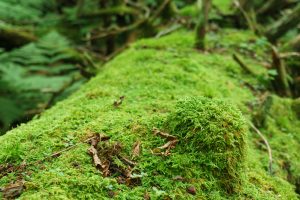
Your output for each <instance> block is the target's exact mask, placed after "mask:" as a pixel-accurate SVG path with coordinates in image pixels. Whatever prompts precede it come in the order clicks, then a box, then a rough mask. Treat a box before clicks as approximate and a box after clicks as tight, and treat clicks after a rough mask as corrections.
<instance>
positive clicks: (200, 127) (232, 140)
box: [166, 97, 246, 193]
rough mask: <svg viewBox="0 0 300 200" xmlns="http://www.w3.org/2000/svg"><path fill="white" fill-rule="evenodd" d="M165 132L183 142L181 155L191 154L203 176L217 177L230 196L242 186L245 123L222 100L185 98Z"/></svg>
mask: <svg viewBox="0 0 300 200" xmlns="http://www.w3.org/2000/svg"><path fill="white" fill-rule="evenodd" d="M166 129H167V130H169V131H170V133H172V134H173V135H175V136H177V137H178V138H179V139H180V144H179V146H180V150H179V152H180V153H183V154H185V153H192V154H195V155H196V156H195V157H197V165H198V166H199V167H200V168H201V169H200V170H202V171H205V174H204V175H207V176H215V177H216V178H217V179H219V181H220V183H221V186H222V187H224V188H226V189H227V191H228V192H229V193H231V192H233V191H238V189H240V186H241V178H240V173H241V168H242V166H243V164H244V160H245V159H244V157H245V137H246V129H245V120H244V118H243V116H242V114H241V113H240V111H239V110H237V109H235V108H234V107H233V106H231V105H229V104H228V103H225V102H224V101H222V100H212V99H210V98H205V97H201V98H199V97H198V98H197V97H193V98H186V99H184V100H181V101H179V102H178V103H177V106H176V108H175V111H173V112H172V113H171V114H170V116H169V117H168V120H167V122H166Z"/></svg>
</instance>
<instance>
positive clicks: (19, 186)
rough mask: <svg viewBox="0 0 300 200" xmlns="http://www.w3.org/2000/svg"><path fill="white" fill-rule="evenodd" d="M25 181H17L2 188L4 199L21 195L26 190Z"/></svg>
mask: <svg viewBox="0 0 300 200" xmlns="http://www.w3.org/2000/svg"><path fill="white" fill-rule="evenodd" d="M24 183H25V182H24V181H23V180H22V181H17V182H16V183H13V184H10V185H8V186H6V187H5V188H3V189H2V192H3V197H4V199H15V198H17V197H19V196H20V195H21V193H22V192H23V190H24Z"/></svg>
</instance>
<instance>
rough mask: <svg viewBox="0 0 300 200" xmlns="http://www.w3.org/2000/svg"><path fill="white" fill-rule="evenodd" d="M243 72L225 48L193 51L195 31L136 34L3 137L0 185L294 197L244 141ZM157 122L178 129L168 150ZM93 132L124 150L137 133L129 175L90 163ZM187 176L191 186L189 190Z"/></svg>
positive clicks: (47, 193) (246, 95)
mask: <svg viewBox="0 0 300 200" xmlns="http://www.w3.org/2000/svg"><path fill="white" fill-rule="evenodd" d="M183 34H184V36H185V37H182V35H183ZM224 61H226V62H224ZM228 71H234V72H235V76H234V77H233V76H232V75H231V74H229V73H228ZM245 77H246V76H245V75H244V74H243V73H242V72H241V70H240V68H239V66H237V65H236V63H235V62H234V61H233V60H232V59H230V58H229V57H228V56H226V55H223V54H220V55H219V54H199V52H197V51H195V50H194V33H188V32H179V33H173V34H171V35H169V36H167V37H162V38H159V39H152V40H142V41H140V42H138V43H136V44H134V45H132V46H131V47H130V49H129V50H127V51H126V52H124V53H122V54H121V55H119V56H118V57H116V58H115V59H114V60H112V61H111V62H110V63H108V64H107V65H106V66H105V67H104V68H103V70H102V72H101V73H99V74H98V75H97V76H96V77H95V78H93V79H92V80H91V81H90V82H89V83H88V84H86V85H85V86H84V87H82V88H81V90H80V91H78V92H76V93H75V94H73V95H72V96H71V97H70V98H69V99H67V100H65V101H63V102H60V103H58V104H57V105H56V106H54V107H53V108H51V109H49V110H47V111H46V112H45V113H43V114H42V115H41V116H39V117H36V118H35V119H34V120H33V121H31V122H29V123H27V124H24V125H21V126H20V127H18V128H16V129H14V130H12V131H10V132H8V133H7V134H5V135H4V136H1V137H0V144H1V145H0V172H1V173H0V187H1V188H2V187H5V188H7V187H8V186H9V184H10V183H11V182H12V180H17V179H22V180H24V181H25V183H24V184H25V187H24V190H23V192H22V194H20V195H21V196H20V197H19V198H20V199H51V198H62V199H107V198H109V197H111V196H112V195H113V196H114V198H115V199H143V198H144V196H145V194H146V195H147V196H150V197H151V199H164V198H171V199H185V198H187V199H188V198H195V199H243V198H245V197H247V198H250V199H274V200H275V199H277V198H278V196H279V195H280V196H281V197H282V198H284V199H297V197H296V194H295V192H294V191H293V187H292V186H291V185H290V184H289V183H287V182H286V181H285V180H284V179H282V178H280V177H276V178H274V177H270V176H269V175H268V174H267V171H266V170H265V168H264V165H263V164H262V163H263V162H260V158H259V156H257V150H254V149H253V148H254V147H253V145H251V146H250V148H247V145H245V143H246V142H247V141H246V140H248V139H249V138H250V137H246V133H247V132H246V130H247V129H245V128H246V127H244V122H245V118H244V117H243V116H242V114H241V112H240V111H239V110H243V111H244V112H246V113H248V108H247V106H246V103H247V102H249V101H254V100H255V97H254V96H253V94H252V92H251V91H250V90H249V89H248V88H246V87H241V82H240V80H242V79H244V78H245ZM247 77H248V78H249V79H251V77H249V76H247ZM251 80H252V81H253V83H256V84H258V82H257V80H256V79H254V78H253V79H251ZM203 96H206V97H203ZM120 99H122V101H121V103H120ZM180 99H181V100H180ZM115 102H118V103H115ZM237 107H238V108H239V109H238V108H237ZM153 127H157V128H159V129H161V130H163V131H168V132H169V133H170V134H173V135H174V136H175V137H177V138H178V144H176V146H173V147H172V148H170V154H169V155H168V156H158V155H155V154H153V153H152V152H153V151H151V150H152V149H157V148H156V147H159V146H163V145H164V144H166V142H167V141H165V139H162V138H160V137H159V136H157V135H154V134H153V133H152V130H153ZM94 133H101V134H105V135H106V136H109V137H110V141H109V143H110V144H115V142H118V143H120V144H121V145H122V152H121V153H122V154H121V155H122V156H123V157H127V158H130V157H131V156H132V148H133V146H134V144H136V142H137V141H140V143H141V152H140V156H139V157H137V158H136V160H135V162H136V163H137V164H136V166H135V167H134V168H131V169H132V170H133V171H131V176H130V177H127V179H126V180H127V181H130V183H131V184H132V183H135V184H133V185H129V186H128V185H126V184H127V183H128V182H126V181H125V182H118V180H119V179H118V178H122V177H120V175H119V172H118V171H116V173H113V174H112V176H110V177H103V176H102V174H101V171H99V170H98V169H96V168H95V166H94V163H93V161H92V158H91V157H90V155H89V154H88V153H87V150H88V149H89V148H90V146H91V145H90V144H86V141H89V140H88V139H89V138H91V137H93V136H94ZM248 142H249V143H250V140H249V141H248ZM52 155H54V156H52ZM244 156H245V157H244ZM114 159H115V161H118V163H119V165H118V166H124V163H123V162H122V161H120V158H118V157H114ZM243 165H245V168H243ZM126 166H127V165H126ZM12 169H13V173H11V171H10V170H12ZM253 182H254V183H253ZM7 185H8V186H7ZM191 185H192V186H193V187H194V189H195V192H194V193H193V194H194V195H195V196H191V194H190V193H188V192H187V191H186V190H187V189H186V188H189V187H190V186H191ZM266 188H267V189H266ZM269 188H273V189H272V190H269ZM266 190H267V191H268V192H266ZM1 195H2V194H1V193H0V196H1ZM0 198H1V197H0Z"/></svg>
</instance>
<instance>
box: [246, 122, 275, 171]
mask: <svg viewBox="0 0 300 200" xmlns="http://www.w3.org/2000/svg"><path fill="white" fill-rule="evenodd" d="M249 125H250V126H251V128H252V129H253V130H254V131H255V132H256V133H257V134H258V135H259V136H260V137H261V139H262V140H263V141H264V143H265V145H266V147H267V150H268V154H269V173H270V174H272V173H273V172H272V162H273V158H272V149H271V147H270V145H269V142H268V140H267V139H266V137H265V136H264V135H263V134H262V133H261V132H260V131H259V130H258V128H256V127H255V126H254V124H253V123H252V122H249Z"/></svg>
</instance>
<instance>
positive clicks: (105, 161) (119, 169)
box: [88, 135, 141, 186]
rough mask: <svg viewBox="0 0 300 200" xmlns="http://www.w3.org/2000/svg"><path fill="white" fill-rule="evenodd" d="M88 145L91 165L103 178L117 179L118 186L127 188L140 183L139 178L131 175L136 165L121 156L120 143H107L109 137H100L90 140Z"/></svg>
mask: <svg viewBox="0 0 300 200" xmlns="http://www.w3.org/2000/svg"><path fill="white" fill-rule="evenodd" d="M101 138H102V139H101ZM103 138H105V140H103ZM90 144H91V146H90V148H89V149H88V153H89V155H90V156H91V157H92V159H93V164H94V165H95V167H96V168H97V169H99V170H100V171H101V173H102V176H103V177H111V176H113V177H117V178H116V179H117V182H118V183H119V184H126V185H128V186H135V185H139V184H140V183H141V180H140V177H135V176H133V175H132V173H133V171H134V167H135V166H136V165H137V163H136V162H134V161H132V160H130V159H128V158H127V157H126V156H124V155H122V149H123V147H122V144H121V143H119V142H109V137H107V136H104V135H101V137H100V136H99V137H96V138H95V139H93V140H91V143H90Z"/></svg>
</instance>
